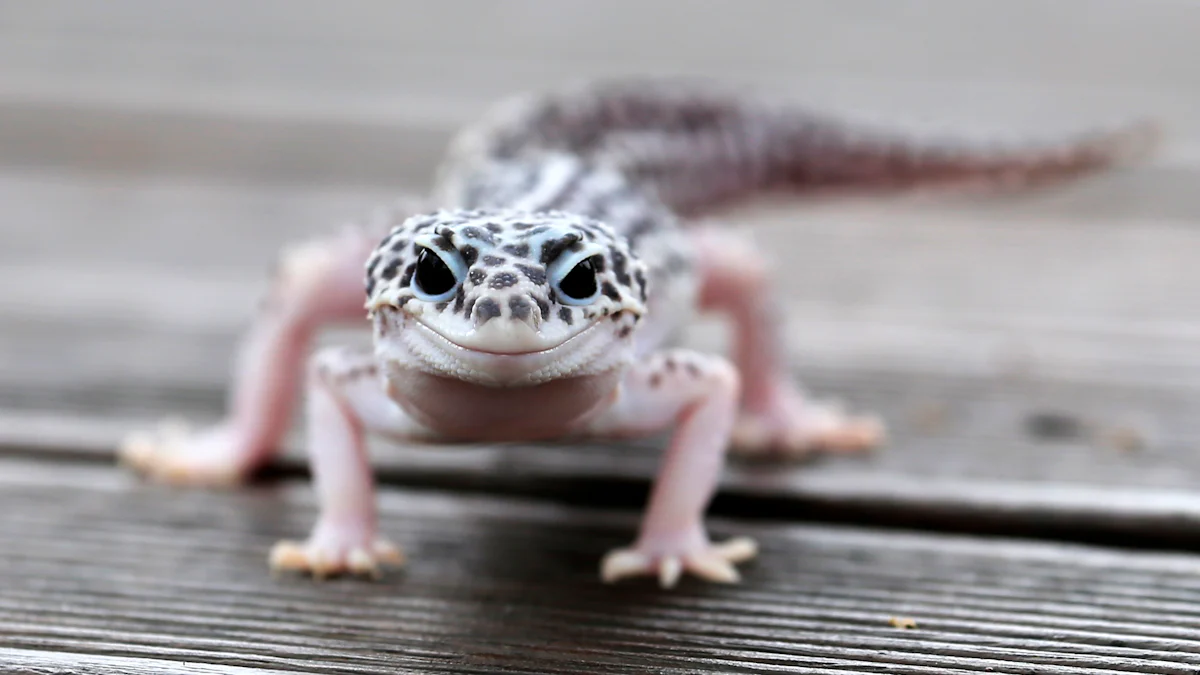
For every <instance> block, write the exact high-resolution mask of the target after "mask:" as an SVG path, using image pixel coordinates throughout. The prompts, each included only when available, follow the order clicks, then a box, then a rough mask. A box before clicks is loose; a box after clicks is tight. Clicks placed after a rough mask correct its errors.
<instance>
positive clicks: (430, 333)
mask: <svg viewBox="0 0 1200 675" xmlns="http://www.w3.org/2000/svg"><path fill="white" fill-rule="evenodd" d="M411 318H412V322H413V325H414V326H416V328H417V329H418V330H420V331H422V332H423V333H425V335H426V337H428V338H431V339H433V340H435V341H438V342H441V343H443V344H442V346H443V347H445V348H448V349H451V350H456V351H457V350H462V351H463V352H471V353H475V354H482V355H486V356H494V357H500V358H503V357H514V358H516V357H534V356H539V355H542V356H553V355H554V354H556V353H558V352H560V351H564V350H566V349H569V348H570V347H571V346H572V343H575V342H579V341H583V340H584V339H585V338H586V336H588V335H589V334H590V333H592V332H594V331H595V330H596V327H597V326H599V325H600V321H593V322H592V323H591V324H589V325H588V326H587V327H586V328H584V329H583V330H581V331H579V332H577V333H575V334H573V335H570V336H569V337H567V338H566V339H564V340H562V341H560V342H558V343H556V344H553V345H550V346H548V347H542V348H539V349H521V348H514V349H484V348H481V347H479V346H478V345H467V344H462V343H461V342H459V341H457V340H455V339H454V338H451V337H449V336H447V335H445V334H443V333H442V332H441V331H439V330H437V329H436V328H434V327H433V326H430V325H429V324H427V323H425V322H423V321H421V320H420V319H418V318H416V317H411ZM484 325H485V326H486V325H488V324H484Z"/></svg>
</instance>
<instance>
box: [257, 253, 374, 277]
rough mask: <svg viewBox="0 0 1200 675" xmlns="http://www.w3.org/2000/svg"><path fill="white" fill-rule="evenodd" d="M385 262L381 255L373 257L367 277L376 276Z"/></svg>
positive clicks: (273, 271) (273, 272)
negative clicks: (377, 270)
mask: <svg viewBox="0 0 1200 675" xmlns="http://www.w3.org/2000/svg"><path fill="white" fill-rule="evenodd" d="M381 262H383V257H382V256H379V255H373V256H371V261H370V262H368V263H367V276H369V277H370V276H374V275H375V270H376V269H378V268H379V263H381ZM275 274H276V270H274V269H273V270H272V271H271V276H275Z"/></svg>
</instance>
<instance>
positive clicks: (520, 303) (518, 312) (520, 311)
mask: <svg viewBox="0 0 1200 675" xmlns="http://www.w3.org/2000/svg"><path fill="white" fill-rule="evenodd" d="M508 309H509V310H511V311H512V316H513V318H514V319H519V320H521V321H524V320H525V319H528V318H529V315H530V314H532V313H533V305H530V304H529V301H528V300H526V299H525V298H523V297H521V296H519V295H514V296H513V297H511V298H509V299H508Z"/></svg>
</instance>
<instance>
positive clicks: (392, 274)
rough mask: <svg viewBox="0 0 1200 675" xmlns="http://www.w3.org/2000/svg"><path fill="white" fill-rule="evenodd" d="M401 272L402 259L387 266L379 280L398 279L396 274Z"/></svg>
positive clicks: (380, 274)
mask: <svg viewBox="0 0 1200 675" xmlns="http://www.w3.org/2000/svg"><path fill="white" fill-rule="evenodd" d="M398 271H400V259H399V258H397V259H395V260H393V261H392V262H390V263H388V264H387V267H384V268H383V271H382V272H380V273H379V278H380V279H383V280H384V281H391V280H392V279H395V278H396V272H398Z"/></svg>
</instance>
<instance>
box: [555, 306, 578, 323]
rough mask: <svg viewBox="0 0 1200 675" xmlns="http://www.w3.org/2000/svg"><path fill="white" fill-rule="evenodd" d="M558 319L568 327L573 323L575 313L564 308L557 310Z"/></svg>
mask: <svg viewBox="0 0 1200 675" xmlns="http://www.w3.org/2000/svg"><path fill="white" fill-rule="evenodd" d="M558 318H559V320H560V321H562V322H563V323H565V324H567V325H568V326H570V325H571V324H573V323H575V313H574V312H572V311H571V310H570V309H568V308H566V307H559V308H558Z"/></svg>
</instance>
